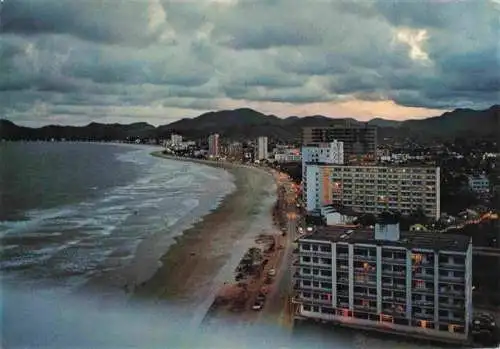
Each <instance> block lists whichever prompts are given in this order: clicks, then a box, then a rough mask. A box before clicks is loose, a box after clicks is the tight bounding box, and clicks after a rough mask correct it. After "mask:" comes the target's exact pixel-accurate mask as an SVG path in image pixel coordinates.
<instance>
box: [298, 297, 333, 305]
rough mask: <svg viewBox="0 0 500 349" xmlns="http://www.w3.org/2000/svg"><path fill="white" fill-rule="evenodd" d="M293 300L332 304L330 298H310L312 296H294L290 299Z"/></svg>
mask: <svg viewBox="0 0 500 349" xmlns="http://www.w3.org/2000/svg"><path fill="white" fill-rule="evenodd" d="M292 301H293V302H296V303H310V304H332V301H331V300H328V299H318V298H312V297H307V298H306V297H302V296H296V297H294V298H293V300H292Z"/></svg>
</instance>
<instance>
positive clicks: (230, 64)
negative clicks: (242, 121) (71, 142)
mask: <svg viewBox="0 0 500 349" xmlns="http://www.w3.org/2000/svg"><path fill="white" fill-rule="evenodd" d="M2 11H3V12H2V18H1V23H2V24H1V25H2V28H1V30H2V33H1V34H0V117H8V118H10V119H13V120H14V121H16V119H18V120H23V121H28V120H31V121H32V122H37V121H38V122H39V123H42V124H43V123H44V122H46V121H47V120H52V119H50V118H51V117H57V116H58V115H62V117H61V119H57V120H70V115H82V118H84V115H85V111H86V112H87V115H88V119H89V121H90V120H94V119H100V118H104V119H105V120H108V119H106V118H107V117H108V116H109V118H111V119H113V120H119V118H120V116H123V117H132V116H133V115H136V116H137V117H145V118H151V119H148V120H153V119H154V120H164V118H165V115H168V116H169V117H171V118H172V119H175V118H181V117H185V116H187V115H188V116H194V115H197V114H198V113H199V112H200V111H203V110H205V109H207V110H208V109H218V108H219V107H220V106H221V105H225V104H224V103H229V104H231V103H232V104H234V105H237V104H238V103H241V104H245V103H247V101H254V102H275V103H291V104H295V105H299V104H304V103H315V102H331V103H332V104H333V103H336V102H337V101H343V100H345V99H346V98H347V99H349V98H351V99H353V98H354V99H359V100H365V101H384V100H393V101H395V102H396V103H397V104H399V105H402V106H411V107H420V108H445V109H448V108H454V107H456V106H470V107H478V108H482V107H484V106H485V105H486V106H487V105H488V104H493V103H498V101H499V100H500V98H499V96H498V91H499V79H500V77H499V74H500V67H499V62H500V57H499V54H500V53H499V52H500V51H499V50H498V48H499V47H500V43H499V41H498V33H499V32H500V22H499V21H500V15H499V12H498V7H495V4H494V2H493V1H492V0H485V1H459V2H456V1H453V2H451V1H449V2H445V1H441V2H436V1H395V0H394V1H393V0H380V1H375V0H374V1H348V0H335V1H330V0H325V1H313V2H311V1H309V2H307V1H306V2H304V1H299V0H255V1H246V0H240V1H236V0H199V1H176V0H133V1H132V0H131V1H119V0H82V1H76V0H75V1H72V0H5V1H4V4H3V9H2ZM228 99H229V100H233V101H228ZM185 113H187V114H185ZM386 117H390V115H387V116H386ZM65 118H66V119H65ZM34 120H35V121H34ZM78 120H79V122H80V121H81V120H82V119H81V118H80V119H78ZM109 120H110V119H109Z"/></svg>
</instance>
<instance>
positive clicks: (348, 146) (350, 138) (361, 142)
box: [302, 120, 377, 163]
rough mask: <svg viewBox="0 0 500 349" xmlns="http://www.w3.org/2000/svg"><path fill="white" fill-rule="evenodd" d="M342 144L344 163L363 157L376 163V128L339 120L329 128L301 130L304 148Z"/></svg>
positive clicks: (365, 124) (306, 128) (352, 121)
mask: <svg viewBox="0 0 500 349" xmlns="http://www.w3.org/2000/svg"><path fill="white" fill-rule="evenodd" d="M335 140H337V141H339V142H343V145H344V148H343V151H344V157H345V162H346V163H351V162H353V161H358V160H359V158H360V157H365V158H366V160H367V161H371V162H373V161H376V158H377V157H376V152H377V128H376V127H375V126H370V125H368V124H367V123H362V122H357V121H354V120H341V121H337V122H336V123H334V124H333V125H332V126H329V127H305V128H304V129H303V130H302V144H303V145H305V146H308V145H314V144H318V143H330V142H334V141H335Z"/></svg>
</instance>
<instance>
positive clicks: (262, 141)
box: [256, 137, 269, 160]
mask: <svg viewBox="0 0 500 349" xmlns="http://www.w3.org/2000/svg"><path fill="white" fill-rule="evenodd" d="M267 150H268V144H267V137H259V138H258V139H257V156H256V160H265V159H267V158H268V155H269V154H268V152H267Z"/></svg>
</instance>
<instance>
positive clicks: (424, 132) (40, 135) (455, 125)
mask: <svg viewBox="0 0 500 349" xmlns="http://www.w3.org/2000/svg"><path fill="white" fill-rule="evenodd" d="M499 119H500V106H499V105H494V106H492V107H491V108H489V109H486V110H472V109H456V110H454V111H451V112H446V113H444V114H443V115H441V116H436V117H431V118H427V119H421V120H407V121H403V122H398V121H393V120H385V119H380V118H376V119H373V120H370V121H369V122H368V123H369V124H371V125H374V126H377V127H378V128H379V138H381V139H383V138H386V137H391V138H405V137H412V138H415V139H420V140H431V139H435V138H438V139H451V138H455V137H468V138H476V139H498V137H499V130H500V121H499ZM341 120H345V119H334V118H328V117H325V116H321V115H315V116H308V117H300V118H299V117H296V116H291V117H288V118H284V119H282V118H278V117H276V116H274V115H265V114H262V113H260V112H258V111H255V110H252V109H248V108H243V109H236V110H222V111H217V112H209V113H205V114H202V115H200V116H198V117H195V118H192V119H182V120H178V121H175V122H173V123H170V124H167V125H163V126H159V127H154V126H152V125H150V124H147V123H134V124H129V125H121V124H99V123H90V124H88V125H87V126H81V127H75V126H57V125H49V126H44V127H41V128H36V129H35V128H28V127H22V126H17V125H15V124H14V123H13V122H11V121H8V120H0V138H2V139H8V140H22V139H25V140H37V139H38V140H47V139H51V138H55V139H62V138H64V139H68V140H70V139H72V140H102V141H110V140H125V139H130V138H167V137H169V136H170V134H172V133H178V134H181V135H183V136H185V137H188V138H191V139H201V138H205V137H207V136H208V135H209V134H211V133H215V132H217V133H219V134H220V135H221V136H222V137H223V138H226V139H231V140H249V139H255V138H257V137H259V136H267V137H269V138H271V139H274V140H279V141H288V142H290V141H298V140H299V139H300V135H301V130H302V128H303V127H310V126H330V125H333V124H335V123H336V122H339V121H341ZM350 120H353V119H350ZM354 121H355V120H354Z"/></svg>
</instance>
